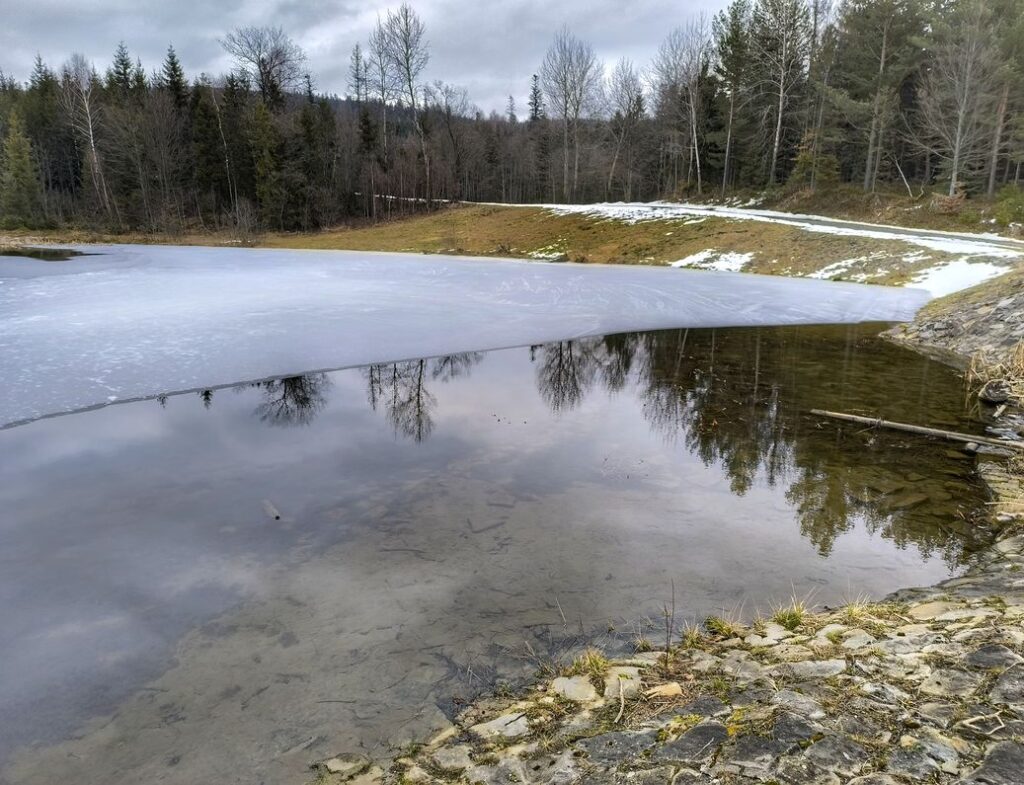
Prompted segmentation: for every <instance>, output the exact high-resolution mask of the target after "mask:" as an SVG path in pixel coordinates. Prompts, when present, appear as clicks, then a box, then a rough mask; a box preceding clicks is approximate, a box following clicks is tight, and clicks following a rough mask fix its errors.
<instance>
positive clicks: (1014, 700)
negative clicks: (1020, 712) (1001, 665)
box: [989, 664, 1024, 706]
mask: <svg viewBox="0 0 1024 785" xmlns="http://www.w3.org/2000/svg"><path fill="white" fill-rule="evenodd" d="M989 699H990V700H992V701H993V702H994V703H1006V704H1009V705H1011V706H1015V705H1020V704H1024V665H1021V664H1018V665H1014V666H1013V667H1012V668H1010V669H1009V670H1007V671H1005V672H1004V673H1003V675H1002V676H1000V677H999V678H998V679H996V683H995V686H994V687H993V688H992V692H991V693H989Z"/></svg>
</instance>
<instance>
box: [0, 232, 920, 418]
mask: <svg viewBox="0 0 1024 785" xmlns="http://www.w3.org/2000/svg"><path fill="white" fill-rule="evenodd" d="M81 250H86V251H88V253H89V254H91V255H89V256H84V257H77V258H73V259H70V260H68V261H56V262H46V263H43V262H40V261H37V260H33V259H29V258H12V257H4V256H3V255H2V254H0V374H2V378H3V380H4V384H3V386H2V388H0V427H2V426H4V425H8V424H11V423H17V422H23V421H27V420H32V419H36V418H39V417H45V416H47V415H52V414H57V413H63V412H69V411H74V410H78V409H84V408H88V407H92V406H99V405H104V404H107V403H110V402H112V401H119V400H120V401H123V400H130V399H136V398H145V397H150V396H155V395H160V394H166V393H170V392H175V391H182V390H196V389H202V388H212V387H219V386H223V385H230V384H235V383H237V382H240V381H243V380H255V379H265V378H270V377H274V376H283V375H286V374H298V373H306V372H309V371H314V370H324V369H334V368H343V367H349V366H357V365H365V364H368V363H373V362H387V361H391V362H393V361H397V360H404V359H408V358H411V357H427V356H437V355H441V354H451V353H456V352H467V351H482V350H486V349H498V348H504V347H510V346H525V345H529V344H535V343H544V342H547V341H557V340H565V339H568V338H578V337H583V336H593V335H607V334H611V333H615V332H623V331H627V330H654V329H661V328H674V327H725V326H739V325H758V324H813V323H818V324H822V323H837V322H856V321H867V320H890V321H902V320H906V319H909V318H910V317H911V316H912V315H913V313H914V312H915V310H916V309H917V308H918V307H920V306H921V305H922V304H923V303H924V301H925V300H927V298H928V295H927V294H926V293H925V292H923V291H906V290H894V289H887V288H883V287H865V286H858V285H856V284H840V283H832V282H824V281H808V280H793V279H786V278H769V277H762V276H753V275H748V276H736V275H719V274H709V273H706V272H699V271H696V272H695V271H687V270H669V269H664V268H651V267H616V266H599V265H566V264H545V263H539V262H517V261H508V260H496V259H470V258H459V257H445V256H431V257H423V256H414V255H408V254H370V253H363V252H360V253H350V252H342V251H278V250H268V249H259V250H254V249H230V248H182V247H167V246H89V247H88V248H83V249H81Z"/></svg>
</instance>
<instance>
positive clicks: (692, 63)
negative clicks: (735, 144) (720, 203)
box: [654, 14, 711, 193]
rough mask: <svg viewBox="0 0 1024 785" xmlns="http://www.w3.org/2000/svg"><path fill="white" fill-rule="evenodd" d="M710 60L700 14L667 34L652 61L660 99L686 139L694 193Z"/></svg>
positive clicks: (707, 35) (700, 181) (699, 187)
mask: <svg viewBox="0 0 1024 785" xmlns="http://www.w3.org/2000/svg"><path fill="white" fill-rule="evenodd" d="M710 57H711V35H710V32H709V30H708V22H707V18H706V17H705V16H704V15H703V14H701V15H699V16H697V17H695V18H693V19H691V20H690V22H689V23H687V24H686V25H685V26H683V27H678V28H676V29H675V30H673V31H672V32H671V33H669V35H668V38H666V39H665V40H664V41H663V42H662V44H661V46H660V47H659V48H658V54H657V56H656V57H655V60H654V73H655V77H656V79H657V81H658V84H659V86H660V91H661V93H662V94H663V96H666V98H667V99H668V100H670V101H672V105H673V106H674V108H675V110H676V111H677V112H681V113H682V114H683V117H682V118H680V119H682V120H683V124H684V125H685V127H686V129H687V136H688V137H689V141H688V146H689V148H690V159H691V161H692V162H693V163H694V165H695V167H696V176H697V193H702V192H703V189H704V181H703V175H702V169H701V152H700V151H701V133H700V126H701V121H702V119H703V117H704V107H703V93H704V80H705V78H706V76H707V71H708V64H709V60H710Z"/></svg>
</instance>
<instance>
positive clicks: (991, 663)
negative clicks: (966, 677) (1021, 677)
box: [967, 643, 1024, 670]
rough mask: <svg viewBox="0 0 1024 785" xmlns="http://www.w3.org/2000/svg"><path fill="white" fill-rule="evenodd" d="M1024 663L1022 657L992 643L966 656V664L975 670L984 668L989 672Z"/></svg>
mask: <svg viewBox="0 0 1024 785" xmlns="http://www.w3.org/2000/svg"><path fill="white" fill-rule="evenodd" d="M1021 662H1024V657H1021V656H1020V655H1019V654H1015V653H1014V652H1012V651H1011V650H1010V649H1008V648H1006V647H1005V646H1003V645H1001V644H998V643H992V644H989V645H988V646H982V647H981V648H980V649H977V650H975V651H972V652H971V653H970V654H969V655H968V656H967V664H968V665H972V666H973V667H975V668H985V669H986V670H990V669H992V668H1009V667H1010V666H1011V665H1017V664H1019V663H1021Z"/></svg>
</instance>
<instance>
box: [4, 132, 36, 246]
mask: <svg viewBox="0 0 1024 785" xmlns="http://www.w3.org/2000/svg"><path fill="white" fill-rule="evenodd" d="M42 207H43V192H42V187H41V186H40V183H39V173H38V171H37V169H36V164H35V160H34V158H33V156H32V146H31V144H30V143H29V140H28V136H26V135H25V126H24V124H23V123H22V121H21V117H20V116H19V115H18V113H17V112H12V113H11V115H10V118H9V120H8V126H7V135H6V137H5V139H4V155H3V172H2V174H0V219H2V223H3V224H4V225H5V226H10V227H17V226H24V227H28V228H32V227H35V226H37V225H38V224H39V223H40V220H41V218H42Z"/></svg>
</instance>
